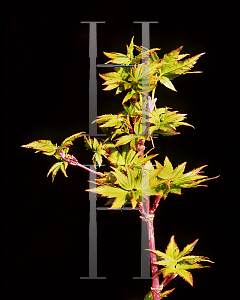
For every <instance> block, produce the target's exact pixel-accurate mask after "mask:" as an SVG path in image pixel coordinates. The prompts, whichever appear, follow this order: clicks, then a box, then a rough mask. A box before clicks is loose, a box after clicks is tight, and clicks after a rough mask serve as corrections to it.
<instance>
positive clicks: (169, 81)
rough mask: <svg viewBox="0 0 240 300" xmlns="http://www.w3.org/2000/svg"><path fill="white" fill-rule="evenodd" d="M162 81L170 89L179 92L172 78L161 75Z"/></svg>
mask: <svg viewBox="0 0 240 300" xmlns="http://www.w3.org/2000/svg"><path fill="white" fill-rule="evenodd" d="M159 80H160V82H161V83H162V84H163V85H165V87H167V88H168V89H170V90H172V91H174V92H177V90H176V89H175V87H174V85H173V84H172V82H171V80H169V79H168V78H167V77H166V76H161V77H160V78H159Z"/></svg>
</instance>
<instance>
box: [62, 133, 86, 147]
mask: <svg viewBox="0 0 240 300" xmlns="http://www.w3.org/2000/svg"><path fill="white" fill-rule="evenodd" d="M84 133H85V132H84V131H81V132H78V133H75V134H73V135H71V136H69V137H67V138H66V139H65V140H64V141H63V142H62V144H61V146H60V147H61V148H62V147H69V146H71V145H73V143H72V142H73V141H74V140H76V139H77V138H79V137H81V136H83V134H84Z"/></svg>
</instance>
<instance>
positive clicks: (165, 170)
mask: <svg viewBox="0 0 240 300" xmlns="http://www.w3.org/2000/svg"><path fill="white" fill-rule="evenodd" d="M133 40H134V37H133V38H132V39H131V42H130V45H129V46H127V54H126V55H125V54H122V53H116V52H111V53H106V52H104V54H105V55H106V56H107V57H108V58H110V61H108V62H107V63H112V64H114V65H116V66H115V67H114V72H109V73H105V74H99V75H100V77H101V78H102V79H104V80H105V82H104V83H103V85H106V88H105V89H104V90H106V91H109V90H112V89H115V88H116V94H119V93H121V92H124V91H127V93H126V94H125V96H124V98H123V101H122V105H123V110H122V111H121V112H120V113H118V114H105V115H102V116H98V117H97V120H95V121H94V122H97V124H98V126H99V127H100V128H101V129H102V131H103V133H104V134H105V135H106V139H99V138H98V139H97V138H96V137H93V138H91V137H87V136H86V135H85V132H79V133H76V134H74V135H72V136H70V137H68V138H66V139H65V140H64V141H63V142H62V143H61V144H60V146H57V144H53V143H52V142H51V141H50V140H38V141H34V142H31V143H29V144H27V145H22V147H25V148H33V149H35V150H36V152H40V151H42V153H43V154H45V155H49V156H54V157H55V158H56V159H57V162H56V163H55V164H54V165H53V166H52V167H51V168H50V170H49V172H48V174H47V176H49V174H52V181H54V178H55V176H56V174H57V172H58V170H61V171H62V172H63V174H64V175H65V176H66V177H67V173H66V169H67V166H68V165H73V166H78V167H81V168H84V169H86V170H87V171H89V172H94V173H95V174H97V176H98V177H97V179H96V188H93V189H89V190H87V191H89V192H94V193H97V194H98V195H99V196H101V197H105V198H109V199H108V201H107V203H106V205H109V204H110V205H111V207H110V209H119V208H122V207H123V206H125V205H126V204H131V205H132V209H134V208H135V207H136V206H139V211H140V214H141V215H140V218H142V219H143V220H144V221H146V222H147V225H148V235H149V249H148V250H149V251H150V260H151V271H152V287H151V290H150V292H149V293H148V294H147V295H146V296H145V298H144V299H145V300H147V299H153V300H159V299H162V298H163V297H167V295H168V294H170V293H171V292H172V291H173V290H174V289H171V290H166V291H163V289H164V288H165V286H166V285H167V284H168V283H169V282H170V281H171V280H173V279H174V278H175V277H176V276H177V275H179V276H180V277H182V278H183V279H184V280H185V281H187V282H188V283H189V284H191V285H193V279H192V275H191V273H190V271H189V270H191V269H198V268H204V267H209V266H202V265H201V264H200V263H199V262H210V263H212V261H211V260H210V259H209V258H207V257H204V256H195V255H188V254H189V253H190V252H191V251H192V250H193V248H194V246H195V245H196V243H197V241H198V239H197V240H195V241H194V242H193V243H191V244H189V245H187V246H186V247H185V248H184V249H183V250H182V251H181V252H180V250H179V248H178V246H177V244H176V242H175V240H174V236H172V237H171V239H170V242H169V244H168V246H167V248H166V252H165V253H164V252H161V251H158V250H156V249H155V236H154V216H155V211H156V209H157V207H158V205H159V202H160V199H164V200H165V199H166V198H167V196H168V194H169V193H174V194H178V195H181V189H182V188H191V187H198V186H203V185H202V183H203V182H205V181H207V180H210V179H213V178H208V177H207V176H205V175H202V174H201V172H202V169H203V168H204V167H205V166H201V167H198V168H196V169H194V170H192V171H190V172H187V173H184V170H185V166H186V162H184V163H181V164H179V165H178V166H177V167H176V168H173V166H172V164H171V162H170V160H169V158H168V157H167V156H166V157H165V160H164V162H163V163H162V164H161V163H160V162H158V161H157V160H154V163H153V162H152V160H153V159H154V158H155V157H156V156H157V155H158V154H151V155H149V152H150V151H151V150H152V149H154V147H152V148H151V149H150V150H149V151H147V152H146V153H145V150H146V147H147V145H146V142H148V143H149V145H150V146H151V145H153V136H152V134H153V133H155V134H160V135H164V136H171V135H176V134H179V132H177V131H176V129H177V127H179V126H181V125H184V126H191V127H193V126H192V125H190V124H188V123H186V122H185V121H184V120H185V119H186V114H180V113H179V112H178V111H173V110H172V109H171V108H169V107H164V108H157V106H156V104H157V98H155V97H154V96H155V90H156V88H157V84H158V82H160V83H161V84H163V85H164V86H166V87H167V88H169V89H171V90H173V91H176V89H175V87H174V85H173V84H172V81H171V80H172V79H173V78H175V77H177V76H179V75H182V74H186V73H201V72H199V71H196V72H191V71H190V70H191V69H192V68H193V66H194V64H195V63H196V62H197V60H198V59H199V58H200V57H201V56H202V55H203V54H204V53H201V54H198V55H196V56H193V57H191V58H187V59H185V60H183V58H185V57H186V56H188V55H189V54H180V51H181V50H182V47H179V48H177V49H176V50H173V51H171V52H170V53H168V54H165V55H164V56H163V58H161V59H160V58H159V57H158V54H157V53H156V51H157V50H160V49H158V48H154V49H151V50H149V49H145V48H143V47H139V46H137V45H134V43H133ZM134 49H135V50H136V51H137V52H138V54H137V55H135V56H134V54H133V52H134ZM144 57H145V58H146V57H148V59H147V60H145V61H143V58H144ZM107 63H106V64H107ZM117 65H119V66H117ZM123 65H124V66H123ZM128 65H129V67H128ZM146 76H147V78H148V81H147V82H148V86H147V90H146V86H145V87H143V80H142V79H143V78H144V77H146ZM149 93H151V96H149ZM127 103H128V104H127ZM79 137H83V138H84V142H85V146H86V148H87V149H90V150H92V151H93V153H94V154H93V157H92V160H93V163H94V165H95V167H96V165H98V166H99V167H101V165H102V161H103V157H104V158H105V159H106V160H107V161H108V162H109V163H110V168H111V169H110V171H109V172H106V171H105V172H104V173H102V172H96V171H94V170H91V169H89V168H87V167H86V166H84V165H82V164H81V163H79V162H78V160H77V159H76V158H75V157H74V156H73V155H70V154H68V151H69V147H70V146H71V145H72V143H73V141H74V140H75V139H76V138H79ZM154 137H156V136H154ZM217 177H218V176H216V177H214V178H217ZM204 186H206V185H204ZM150 197H155V200H154V203H153V205H152V207H151V205H150ZM159 267H161V268H160V269H159ZM160 275H161V276H162V280H161V282H160V281H159V276H160Z"/></svg>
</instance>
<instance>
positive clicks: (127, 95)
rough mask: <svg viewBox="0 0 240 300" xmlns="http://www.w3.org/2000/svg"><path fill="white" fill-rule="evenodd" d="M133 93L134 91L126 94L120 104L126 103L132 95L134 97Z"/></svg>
mask: <svg viewBox="0 0 240 300" xmlns="http://www.w3.org/2000/svg"><path fill="white" fill-rule="evenodd" d="M135 93H136V92H135V91H134V90H132V91H130V92H128V93H127V94H126V96H125V97H124V98H123V101H122V104H123V103H125V102H127V101H128V100H129V99H131V98H132V97H133V95H135Z"/></svg>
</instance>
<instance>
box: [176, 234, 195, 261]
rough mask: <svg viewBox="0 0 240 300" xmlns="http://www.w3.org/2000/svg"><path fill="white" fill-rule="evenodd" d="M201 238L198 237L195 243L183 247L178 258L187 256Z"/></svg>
mask: <svg viewBox="0 0 240 300" xmlns="http://www.w3.org/2000/svg"><path fill="white" fill-rule="evenodd" d="M198 240H199V239H196V240H195V241H194V242H193V243H191V244H188V245H187V246H186V247H184V248H183V250H182V251H181V252H180V253H179V254H178V259H179V258H181V257H183V256H185V255H186V254H188V253H190V252H192V250H193V248H194V247H195V245H196V244H197V242H198Z"/></svg>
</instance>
